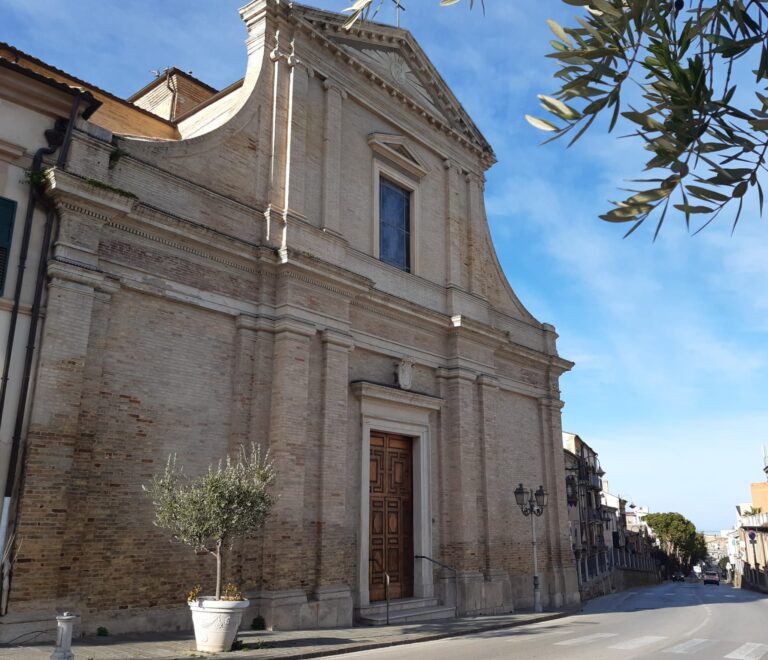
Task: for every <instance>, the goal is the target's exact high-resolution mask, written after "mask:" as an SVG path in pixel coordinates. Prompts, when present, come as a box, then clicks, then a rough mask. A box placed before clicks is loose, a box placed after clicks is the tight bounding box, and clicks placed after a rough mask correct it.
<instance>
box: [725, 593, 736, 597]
mask: <svg viewBox="0 0 768 660" xmlns="http://www.w3.org/2000/svg"><path fill="white" fill-rule="evenodd" d="M725 597H726V598H736V596H734V595H733V594H727V595H726V596H725Z"/></svg>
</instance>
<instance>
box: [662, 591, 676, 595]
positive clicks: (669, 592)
mask: <svg viewBox="0 0 768 660" xmlns="http://www.w3.org/2000/svg"><path fill="white" fill-rule="evenodd" d="M664 595H665V596H674V595H675V592H674V591H668V592H667V593H665V594H664Z"/></svg>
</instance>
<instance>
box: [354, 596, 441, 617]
mask: <svg viewBox="0 0 768 660" xmlns="http://www.w3.org/2000/svg"><path fill="white" fill-rule="evenodd" d="M437 603H438V601H437V598H394V599H392V600H390V601H389V611H390V614H391V613H392V612H395V611H398V612H399V611H403V610H416V609H420V608H423V607H436V606H437ZM386 611H387V601H385V600H381V601H376V602H375V603H371V604H370V605H366V606H365V607H361V608H359V609H358V610H357V612H356V613H357V615H358V617H365V616H370V615H378V614H384V613H386Z"/></svg>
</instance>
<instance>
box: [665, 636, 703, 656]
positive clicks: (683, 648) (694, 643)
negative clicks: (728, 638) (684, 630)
mask: <svg viewBox="0 0 768 660" xmlns="http://www.w3.org/2000/svg"><path fill="white" fill-rule="evenodd" d="M709 641H710V640H708V639H699V638H697V637H694V638H693V639H689V640H688V641H687V642H683V643H682V644H678V645H677V646H673V647H672V648H669V649H664V653H678V654H692V653H695V652H696V649H698V648H699V647H700V646H704V645H705V644H708V643H709Z"/></svg>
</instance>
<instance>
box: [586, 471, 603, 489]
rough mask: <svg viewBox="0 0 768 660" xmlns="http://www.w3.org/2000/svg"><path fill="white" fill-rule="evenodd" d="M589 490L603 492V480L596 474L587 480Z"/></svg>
mask: <svg viewBox="0 0 768 660" xmlns="http://www.w3.org/2000/svg"><path fill="white" fill-rule="evenodd" d="M587 488H589V489H590V490H603V480H602V479H601V478H600V477H599V476H598V475H596V474H590V475H589V478H588V479H587Z"/></svg>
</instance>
